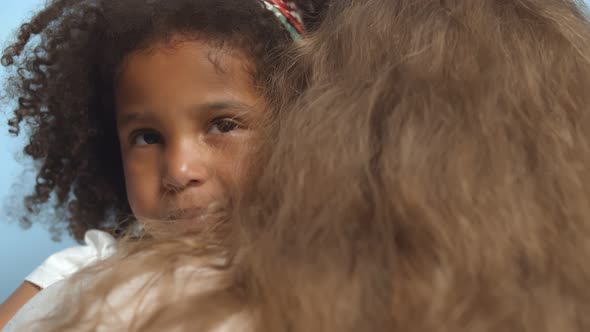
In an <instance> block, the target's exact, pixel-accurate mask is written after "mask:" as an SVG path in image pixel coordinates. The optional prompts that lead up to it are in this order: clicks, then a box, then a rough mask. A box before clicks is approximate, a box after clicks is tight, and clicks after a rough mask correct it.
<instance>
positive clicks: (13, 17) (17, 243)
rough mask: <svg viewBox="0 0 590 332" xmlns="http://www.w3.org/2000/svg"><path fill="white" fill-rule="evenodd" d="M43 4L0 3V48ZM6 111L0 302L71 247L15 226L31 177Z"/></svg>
mask: <svg viewBox="0 0 590 332" xmlns="http://www.w3.org/2000/svg"><path fill="white" fill-rule="evenodd" d="M43 4H44V1H43V0H0V47H1V48H2V49H4V47H6V46H7V43H8V41H9V40H12V38H13V36H14V33H15V31H16V29H17V28H18V26H19V25H20V24H21V23H22V22H24V20H25V19H28V18H29V17H31V16H32V13H33V12H34V11H35V9H38V8H39V7H40V6H41V5H43ZM5 79H6V70H5V68H4V67H1V68H0V84H4V82H5V81H6V80H5ZM10 111H11V108H10V107H6V106H5V105H4V104H2V107H1V108H0V302H2V301H4V299H5V298H6V297H8V295H10V293H11V292H12V291H13V290H14V289H15V288H16V287H18V285H20V283H22V280H23V278H24V277H25V276H26V275H27V274H28V273H29V272H30V271H32V270H33V269H34V268H35V267H36V266H37V265H39V264H40V263H41V262H43V260H44V259H45V258H47V256H49V255H50V254H51V253H54V252H56V251H58V250H60V249H62V248H65V247H69V246H72V245H75V242H74V241H73V240H72V239H70V238H68V237H67V235H65V236H63V237H62V239H61V242H54V241H52V240H51V235H50V234H49V232H48V227H47V226H43V225H42V226H33V227H31V228H29V229H28V230H25V229H23V228H22V227H20V226H19V223H18V217H19V214H18V213H19V212H22V209H23V204H22V197H23V196H24V194H25V193H30V191H31V190H32V185H33V183H34V176H35V173H34V172H33V171H32V167H33V165H32V163H31V162H30V161H29V160H27V159H26V158H24V157H23V154H22V148H23V147H24V144H25V142H26V138H25V137H17V138H15V137H14V136H11V135H9V134H8V125H7V123H6V122H7V121H8V118H9V116H10Z"/></svg>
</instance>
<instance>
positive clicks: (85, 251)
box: [25, 229, 117, 288]
mask: <svg viewBox="0 0 590 332" xmlns="http://www.w3.org/2000/svg"><path fill="white" fill-rule="evenodd" d="M116 244H117V240H116V239H115V238H114V237H113V236H112V235H110V234H108V233H106V232H103V231H99V230H95V229H93V230H89V231H87V232H86V234H85V235H84V244H83V245H79V246H74V247H70V248H67V249H64V250H62V251H60V252H57V253H55V254H53V255H51V256H49V258H47V259H46V260H45V261H44V262H43V263H42V264H41V265H40V266H39V267H38V268H37V269H35V270H34V271H33V272H32V273H31V274H29V275H28V276H27V277H26V278H25V280H26V281H28V282H30V283H32V284H34V285H37V286H39V287H41V288H47V287H49V286H51V285H52V284H54V283H56V282H58V281H61V280H64V279H67V278H69V277H70V276H72V275H73V274H74V273H76V272H78V271H80V270H81V269H82V268H84V267H87V266H89V265H92V264H94V263H96V262H98V261H101V260H104V259H106V258H108V257H110V256H112V255H113V254H114V253H115V252H116Z"/></svg>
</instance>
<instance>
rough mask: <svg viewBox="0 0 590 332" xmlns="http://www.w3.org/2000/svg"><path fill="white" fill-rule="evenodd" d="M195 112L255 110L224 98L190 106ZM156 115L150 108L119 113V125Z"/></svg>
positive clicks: (242, 111) (150, 118) (123, 125)
mask: <svg viewBox="0 0 590 332" xmlns="http://www.w3.org/2000/svg"><path fill="white" fill-rule="evenodd" d="M190 109H191V110H192V111H194V112H195V113H197V114H198V113H201V112H223V111H227V110H233V111H239V112H240V113H248V112H250V111H252V110H253V107H252V106H251V105H248V104H246V103H243V102H241V101H238V100H235V99H224V100H217V101H212V102H205V103H198V104H194V105H192V106H191V107H190ZM155 117H156V115H155V114H154V112H152V111H150V110H147V109H146V110H144V111H127V112H122V113H121V114H118V115H117V125H118V126H120V127H125V126H127V125H129V124H130V123H133V122H135V121H149V120H153V119H154V118H155Z"/></svg>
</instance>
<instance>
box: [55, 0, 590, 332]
mask: <svg viewBox="0 0 590 332" xmlns="http://www.w3.org/2000/svg"><path fill="white" fill-rule="evenodd" d="M585 15H586V13H585V11H584V8H583V7H582V4H581V3H579V2H575V1H567V0H553V1H547V0H510V1H504V0H493V1H492V0H490V1H485V0H445V1H440V0H436V1H434V0H395V1H393V0H365V1H361V0H338V1H334V2H333V3H332V5H331V6H330V7H329V9H328V12H327V14H326V16H325V18H324V20H323V23H322V24H321V25H320V27H319V30H318V31H317V32H316V33H313V34H311V35H310V36H308V38H306V39H305V40H304V41H303V43H302V44H301V45H300V46H299V47H298V48H297V49H296V50H294V51H293V56H292V57H291V58H290V63H286V64H285V68H284V73H283V75H282V76H281V77H278V78H276V82H275V83H276V84H275V86H276V88H277V89H279V91H282V96H283V97H282V99H281V100H277V101H275V104H276V106H277V107H278V108H279V110H280V111H279V112H278V117H277V119H276V123H275V125H274V126H273V128H271V130H272V133H273V137H274V138H273V141H272V142H268V144H269V145H270V144H271V145H272V152H271V153H270V156H269V158H268V160H267V161H265V167H264V171H263V172H262V175H261V177H260V180H259V181H258V183H257V185H256V186H255V188H253V189H252V192H251V193H248V195H245V196H246V197H247V199H246V198H244V199H243V200H242V204H241V206H239V207H238V208H237V210H236V212H235V216H234V218H233V220H232V223H230V224H227V225H223V226H222V227H219V228H216V229H213V230H211V231H205V232H201V233H199V234H192V235H189V236H185V237H181V238H176V239H170V240H165V241H162V240H159V241H145V242H141V244H136V245H130V246H128V249H127V250H126V251H125V253H124V254H122V255H121V257H119V258H116V259H115V260H113V261H111V262H107V263H105V264H104V266H102V267H101V268H102V269H104V274H105V276H104V277H103V278H99V280H97V281H96V282H94V283H93V286H92V287H90V288H89V289H88V290H85V291H84V293H83V294H82V295H81V296H80V297H79V298H77V300H79V301H80V305H79V306H78V309H77V310H73V309H71V308H69V309H68V310H65V311H64V312H62V313H61V314H59V315H57V316H56V317H53V318H52V319H51V320H49V321H48V322H46V324H47V325H46V326H48V327H47V328H46V329H45V330H47V331H69V330H72V331H74V330H75V331H82V330H95V329H96V327H97V326H101V324H103V326H104V324H105V321H106V320H108V318H109V317H110V316H109V315H110V313H109V312H110V311H109V310H113V307H112V306H107V305H104V302H100V301H101V299H103V300H104V299H106V298H108V296H110V295H112V293H113V292H115V291H116V289H118V288H119V287H120V286H124V285H125V284H127V283H128V282H129V280H130V279H132V278H134V277H136V276H139V275H142V274H143V275H145V274H146V273H147V274H149V275H150V280H151V282H150V283H148V284H147V286H145V289H148V290H150V291H156V292H157V301H150V304H152V305H151V306H150V307H149V309H146V310H135V311H134V312H135V315H134V317H133V319H132V320H131V321H125V322H119V323H113V325H111V327H110V328H109V329H108V330H110V331H113V330H117V329H120V330H125V331H168V330H171V329H172V328H177V329H178V330H179V331H185V330H186V331H211V330H215V329H216V328H218V329H220V328H221V327H222V326H223V323H224V322H226V321H228V319H230V318H231V317H240V319H238V320H237V321H236V322H235V324H234V325H231V326H232V328H229V330H234V331H235V330H247V331H257V332H262V331H269V332H271V331H272V332H279V331H289V332H292V331H301V332H308V331H334V332H336V331H338V332H345V331H400V332H401V331H403V332H411V331H421V332H423V331H437V332H445V331H448V332H457V331H462V332H467V331H468V332H491V331H528V332H542V331H559V332H574V331H580V332H581V331H589V330H590V315H588V312H590V291H588V285H590V23H589V22H588V19H587V17H586V16H585ZM294 86H295V88H294ZM299 88H305V92H304V93H303V94H302V95H298V90H299ZM219 257H222V259H221V260H219V259H218V258H219ZM187 266H188V267H199V268H200V267H207V268H208V269H209V270H211V271H214V273H212V274H207V276H206V277H205V279H206V280H207V282H209V281H211V284H208V286H207V287H203V286H202V285H203V279H204V278H203V275H202V274H197V275H193V274H191V273H189V274H188V275H190V276H191V277H189V278H185V279H182V281H178V278H179V274H178V270H179V269H180V268H182V267H187ZM193 290H194V291H193ZM133 295H134V296H133V298H134V299H136V298H139V297H140V293H133ZM97 301H98V302H100V303H101V304H100V305H98V306H97V305H96V303H98V302H97ZM123 306H126V305H125V304H124V305H123ZM136 309H137V308H136ZM114 310H115V311H117V310H120V309H119V308H117V307H115V308H114ZM236 315H237V316H236ZM117 324H119V325H117ZM49 326H50V327H49Z"/></svg>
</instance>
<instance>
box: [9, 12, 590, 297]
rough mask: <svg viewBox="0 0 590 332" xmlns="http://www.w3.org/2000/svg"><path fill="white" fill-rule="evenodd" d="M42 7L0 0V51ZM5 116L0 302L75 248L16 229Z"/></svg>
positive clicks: (40, 230)
mask: <svg viewBox="0 0 590 332" xmlns="http://www.w3.org/2000/svg"><path fill="white" fill-rule="evenodd" d="M586 2H587V1H586ZM43 3H44V1H43V0H0V46H1V47H2V49H4V47H5V46H6V45H7V42H8V41H9V40H11V39H12V37H13V36H14V32H15V31H16V29H17V28H18V26H19V25H20V23H22V22H23V21H24V20H25V19H28V18H29V17H30V16H31V15H32V13H33V12H34V11H35V9H38V8H39V7H40V6H41V5H42V4H43ZM5 77H6V75H5V70H4V68H2V69H0V83H1V84H4V81H5ZM9 116H10V108H9V107H8V108H7V107H4V106H3V107H2V108H1V109H0V302H2V301H4V299H5V298H6V297H7V296H8V295H10V293H11V292H12V291H13V290H14V289H15V288H16V287H18V285H19V284H20V283H21V282H22V280H23V278H24V277H25V276H26V275H27V274H28V273H29V272H30V271H32V270H33V269H34V268H35V267H36V266H37V265H39V264H40V263H41V262H42V261H43V260H44V259H45V258H46V257H47V256H48V255H50V254H51V253H54V252H56V251H58V250H60V249H62V248H66V247H69V246H73V245H75V242H74V241H73V240H72V239H70V238H68V237H67V236H63V237H62V239H61V242H55V241H52V240H51V236H50V234H49V232H48V229H47V226H43V224H42V225H41V226H39V225H34V226H33V227H32V228H30V229H28V230H24V229H23V228H22V227H20V226H19V224H18V217H19V214H18V213H19V212H20V211H22V208H23V205H22V202H21V201H22V197H23V196H24V194H26V193H29V192H30V190H31V189H32V184H33V178H34V172H33V171H32V167H33V166H32V163H31V162H30V161H29V160H27V159H26V158H24V157H23V155H22V152H21V151H22V148H23V147H24V143H25V138H24V137H18V138H15V137H12V136H10V135H9V134H8V126H7V124H6V122H7V119H8V117H9ZM49 216H51V214H49Z"/></svg>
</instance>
